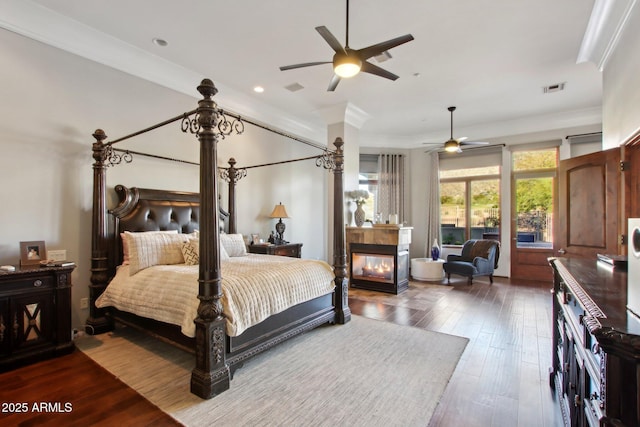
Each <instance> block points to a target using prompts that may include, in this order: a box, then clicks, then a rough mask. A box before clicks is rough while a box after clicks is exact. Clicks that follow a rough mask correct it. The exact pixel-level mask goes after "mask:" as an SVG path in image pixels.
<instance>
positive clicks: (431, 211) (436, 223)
mask: <svg viewBox="0 0 640 427" xmlns="http://www.w3.org/2000/svg"><path fill="white" fill-rule="evenodd" d="M426 190H427V192H426V200H427V209H426V215H425V219H426V227H425V230H426V240H425V248H424V252H425V257H429V256H431V247H432V246H433V241H434V240H437V242H438V246H439V247H440V250H441V253H442V236H440V161H439V157H438V153H437V152H433V153H431V154H430V155H429V177H428V179H427V185H426Z"/></svg>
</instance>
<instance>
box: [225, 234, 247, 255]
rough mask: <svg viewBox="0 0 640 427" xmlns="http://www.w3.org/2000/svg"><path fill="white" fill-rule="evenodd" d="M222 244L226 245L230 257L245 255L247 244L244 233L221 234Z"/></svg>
mask: <svg viewBox="0 0 640 427" xmlns="http://www.w3.org/2000/svg"><path fill="white" fill-rule="evenodd" d="M220 246H222V247H224V249H225V250H226V251H227V254H228V255H229V256H230V257H236V256H245V255H246V254H247V246H246V245H245V243H244V237H243V236H242V234H221V235H220Z"/></svg>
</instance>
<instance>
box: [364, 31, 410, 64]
mask: <svg viewBox="0 0 640 427" xmlns="http://www.w3.org/2000/svg"><path fill="white" fill-rule="evenodd" d="M411 40H413V36H412V35H411V34H406V35H404V36H400V37H396V38H395V39H391V40H387V41H386V42H382V43H377V44H374V45H371V46H368V47H365V48H362V49H358V50H357V52H358V55H359V56H360V58H361V59H362V60H363V61H364V60H365V59H369V58H371V57H372V56H376V55H380V54H381V53H382V52H384V51H386V50H389V49H391V48H393V47H396V46H400V45H401V44H404V43H407V42H410V41H411Z"/></svg>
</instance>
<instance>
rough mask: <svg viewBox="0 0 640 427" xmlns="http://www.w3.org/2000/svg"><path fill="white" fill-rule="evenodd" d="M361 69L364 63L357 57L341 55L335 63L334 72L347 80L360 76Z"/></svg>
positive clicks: (335, 59)
mask: <svg viewBox="0 0 640 427" xmlns="http://www.w3.org/2000/svg"><path fill="white" fill-rule="evenodd" d="M361 67H362V61H360V59H358V58H356V57H355V56H345V55H341V56H340V57H338V58H334V61H333V72H334V73H336V74H337V75H338V76H339V77H342V78H345V79H348V78H349V77H353V76H355V75H356V74H358V73H359V72H360V68H361Z"/></svg>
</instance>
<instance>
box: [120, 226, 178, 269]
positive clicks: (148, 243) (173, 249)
mask: <svg viewBox="0 0 640 427" xmlns="http://www.w3.org/2000/svg"><path fill="white" fill-rule="evenodd" d="M125 238H126V239H127V240H128V245H129V274H130V275H134V274H136V273H137V272H138V271H140V270H144V269H145V268H148V267H151V266H154V265H169V264H181V263H183V262H184V257H183V256H182V243H184V242H186V241H188V240H189V238H188V237H187V236H185V235H183V234H179V233H173V234H172V233H130V232H128V231H125Z"/></svg>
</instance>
